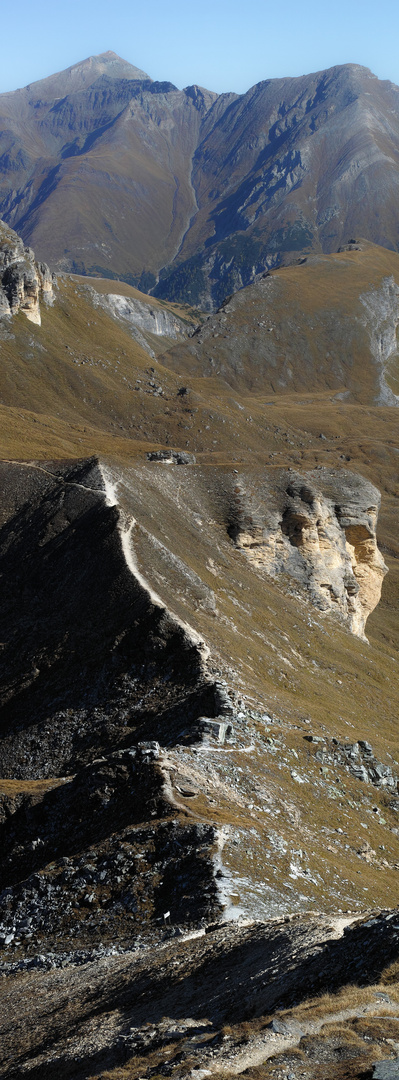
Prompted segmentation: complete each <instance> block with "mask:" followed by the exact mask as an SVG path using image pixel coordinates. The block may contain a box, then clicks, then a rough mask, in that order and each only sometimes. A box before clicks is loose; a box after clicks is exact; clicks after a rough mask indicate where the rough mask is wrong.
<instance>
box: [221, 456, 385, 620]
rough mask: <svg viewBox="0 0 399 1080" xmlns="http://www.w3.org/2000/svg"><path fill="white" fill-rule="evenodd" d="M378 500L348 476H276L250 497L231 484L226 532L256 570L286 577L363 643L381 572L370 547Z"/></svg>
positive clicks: (379, 557)
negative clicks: (232, 490)
mask: <svg viewBox="0 0 399 1080" xmlns="http://www.w3.org/2000/svg"><path fill="white" fill-rule="evenodd" d="M380 501H381V500H380V493H379V491H378V490H377V488H375V487H374V486H373V485H372V484H370V483H368V482H367V481H366V480H364V479H363V477H361V476H358V475H355V474H354V473H350V472H346V471H339V472H338V471H335V470H328V469H322V468H321V469H316V470H314V471H313V472H311V473H306V474H304V475H300V474H299V473H296V472H294V471H293V470H288V471H286V472H285V471H281V472H280V470H278V472H277V473H276V474H275V478H274V482H273V479H272V478H271V477H270V478H268V479H266V483H265V485H264V486H263V488H262V487H260V486H259V488H258V489H257V490H256V491H254V490H253V491H251V490H248V488H247V486H246V485H245V484H244V483H242V482H241V483H240V481H238V482H237V485H236V487H235V491H234V500H233V504H232V509H231V521H230V525H229V532H230V536H231V537H232V539H234V540H235V543H236V544H237V546H238V547H239V548H241V549H242V550H243V551H245V553H246V555H247V556H248V558H249V559H250V561H251V562H253V563H254V565H255V566H256V567H258V568H259V569H261V570H263V571H264V572H265V573H267V574H269V575H271V576H272V577H278V575H282V574H285V575H288V576H289V577H290V578H291V579H292V580H293V581H294V582H296V583H297V584H298V585H299V586H301V587H302V588H305V589H306V591H307V593H308V594H309V596H310V598H311V599H312V601H313V602H314V603H315V604H316V605H317V606H318V607H319V608H321V610H323V611H334V612H336V613H337V614H338V615H339V616H340V617H341V619H343V620H344V622H346V624H347V625H348V626H349V628H350V630H351V631H352V633H354V634H357V635H358V636H359V637H364V628H365V625H366V621H367V618H368V616H369V615H370V613H371V612H372V611H373V610H374V608H375V607H376V606H377V604H378V601H379V599H380V596H381V587H382V582H383V578H384V575H385V574H386V572H387V567H386V565H385V563H384V560H383V558H382V555H381V554H380V552H379V550H378V547H377V541H376V523H377V516H378V510H379V506H380Z"/></svg>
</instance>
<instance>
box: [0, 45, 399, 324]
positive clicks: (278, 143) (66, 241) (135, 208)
mask: <svg viewBox="0 0 399 1080" xmlns="http://www.w3.org/2000/svg"><path fill="white" fill-rule="evenodd" d="M398 166H399V89H398V87H396V86H394V85H393V84H392V83H390V82H381V81H379V80H378V79H377V78H376V77H375V76H374V75H372V73H371V72H370V71H369V70H368V69H366V68H363V67H360V66H358V65H356V64H348V65H344V66H340V67H333V68H330V69H329V70H328V71H321V72H317V73H316V74H312V75H306V76H302V77H300V78H295V79H294V78H293V79H291V78H285V79H272V80H265V81H264V82H261V83H258V84H257V85H256V86H254V87H252V88H251V89H250V90H248V92H247V93H246V94H243V95H237V94H233V93H229V94H221V95H218V94H215V93H211V92H210V91H208V90H204V89H202V88H200V87H197V86H189V87H186V89H184V90H178V89H177V88H176V87H175V86H173V84H172V83H169V82H154V81H153V80H152V79H151V78H149V76H148V75H146V73H145V72H143V71H140V70H139V69H138V68H135V67H133V66H132V65H130V64H128V63H127V62H126V61H124V60H122V59H120V58H119V57H118V56H116V55H115V53H112V52H107V53H104V54H102V55H100V56H94V57H90V58H89V59H87V60H84V61H83V62H82V63H79V64H76V65H74V66H73V67H71V68H68V69H67V70H66V71H64V72H61V73H60V74H57V75H52V76H50V78H48V79H44V80H42V81H40V82H36V83H34V84H32V85H30V86H27V87H25V89H22V90H17V91H15V92H13V93H8V94H2V95H1V96H0V216H1V217H3V218H4V219H5V220H6V221H7V222H8V224H9V225H11V226H12V227H13V228H15V229H17V230H18V232H19V233H20V234H21V236H22V237H23V239H24V241H25V243H29V244H32V245H33V246H34V247H35V250H36V253H37V256H38V257H39V258H40V259H45V260H46V261H47V262H49V264H50V265H51V267H52V269H58V270H67V271H73V272H76V273H81V274H91V275H98V276H103V277H107V278H110V277H111V278H112V277H116V278H120V279H122V280H124V281H126V282H128V283H129V284H131V285H135V286H139V287H140V288H141V289H142V290H144V291H150V290H151V291H154V293H155V295H156V296H158V297H163V298H169V299H173V300H179V301H185V302H189V303H191V304H194V305H197V306H200V307H202V308H203V309H204V310H213V309H215V308H216V307H217V306H218V305H219V304H220V303H221V302H222V301H223V299H224V298H225V297H226V295H228V294H230V293H231V292H233V291H234V290H236V289H237V288H240V287H241V286H242V285H246V284H248V283H250V282H251V281H253V280H254V278H255V277H256V275H257V274H259V273H261V272H262V271H264V270H265V269H268V268H271V267H273V266H276V265H277V264H279V263H280V264H281V262H291V261H293V260H295V259H296V258H298V256H299V255H300V254H302V253H303V252H314V253H320V252H324V253H330V252H333V251H337V249H338V248H339V247H340V246H341V245H342V244H345V243H346V242H347V241H348V240H349V239H350V238H351V237H352V235H354V236H356V235H361V236H363V237H365V238H366V239H368V240H371V241H373V242H375V243H377V244H380V245H382V246H384V247H387V248H390V249H392V250H394V251H397V250H398V248H399V199H398V194H399V168H398Z"/></svg>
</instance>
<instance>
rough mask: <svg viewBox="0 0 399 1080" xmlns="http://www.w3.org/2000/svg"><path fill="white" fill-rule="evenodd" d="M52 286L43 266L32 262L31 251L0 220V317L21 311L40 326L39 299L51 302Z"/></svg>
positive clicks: (51, 280) (46, 268)
mask: <svg viewBox="0 0 399 1080" xmlns="http://www.w3.org/2000/svg"><path fill="white" fill-rule="evenodd" d="M53 285H54V282H53V275H52V273H51V271H50V270H49V268H48V266H47V265H46V263H38V262H36V260H35V255H34V252H33V251H32V248H29V247H25V245H24V243H23V240H21V239H20V237H19V236H17V234H16V233H15V232H13V230H12V229H10V228H9V227H8V225H6V224H5V222H4V221H0V317H1V316H4V315H6V316H7V315H8V316H10V315H15V314H16V313H17V311H23V312H24V314H25V315H26V318H27V319H29V321H30V322H33V323H36V324H37V325H38V326H40V324H41V315H40V300H42V299H43V300H44V301H45V302H46V303H50V304H51V303H52V302H53V299H54V289H53Z"/></svg>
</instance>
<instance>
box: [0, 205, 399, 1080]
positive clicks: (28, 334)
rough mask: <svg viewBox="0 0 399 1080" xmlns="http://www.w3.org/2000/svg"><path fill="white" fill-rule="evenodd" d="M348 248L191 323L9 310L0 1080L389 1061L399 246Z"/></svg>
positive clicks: (155, 306) (97, 294) (62, 301)
mask: <svg viewBox="0 0 399 1080" xmlns="http://www.w3.org/2000/svg"><path fill="white" fill-rule="evenodd" d="M0 236H1V238H2V242H3V241H4V245H5V247H4V250H5V251H6V252H7V259H8V260H9V265H11V266H12V265H14V264H15V265H17V266H19V263H18V258H19V257H20V256H21V257H22V254H23V255H24V258H28V259H29V265H30V266H32V267H35V266H36V264H35V261H34V257H33V255H32V253H30V252H28V253H26V251H25V250H24V246H23V244H22V245H21V242H20V240H19V238H18V237H17V236H16V235H15V234H13V233H12V231H11V230H10V229H9V228H8V226H1V230H0ZM350 247H351V250H349V251H344V252H342V253H341V254H339V255H325V256H317V257H315V258H313V257H312V258H309V259H308V261H307V262H302V263H301V264H300V265H295V266H290V267H286V268H282V269H279V270H276V271H273V272H272V273H271V274H270V276H268V277H266V278H262V279H261V281H259V282H258V283H255V284H254V285H252V286H250V287H249V288H247V289H244V290H242V291H241V292H240V293H239V294H237V295H236V296H234V297H233V298H231V299H230V300H229V301H228V303H227V304H226V305H225V306H224V307H223V308H222V309H221V311H220V312H218V313H217V314H215V315H212V316H210V318H209V319H207V320H205V321H203V320H202V321H201V323H200V324H199V325H198V324H197V323H196V317H195V313H194V312H192V311H190V310H189V309H187V308H179V307H178V306H177V305H174V304H172V303H166V302H165V301H160V300H153V299H152V298H150V297H148V296H147V297H146V296H145V295H143V294H140V293H138V292H137V290H134V289H133V288H132V287H131V286H129V285H127V284H124V285H119V284H118V283H116V282H115V281H95V280H88V279H86V278H79V277H77V276H71V277H69V276H68V275H64V274H63V275H60V276H59V277H58V278H57V279H56V280H55V283H54V302H53V304H51V305H47V304H45V303H43V304H42V305H41V323H40V324H39V322H37V321H36V323H32V322H30V321H28V320H27V319H26V317H25V312H24V309H23V304H22V305H20V306H19V307H18V305H15V306H12V307H11V308H10V306H9V307H8V309H7V307H6V305H5V302H4V301H3V308H2V314H1V316H0V362H1V363H0V398H1V402H0V417H1V489H2V500H1V519H0V574H1V582H2V588H1V601H0V617H1V632H0V641H1V651H0V659H1V665H0V692H1V698H0V706H1V709H0V756H1V762H2V768H1V773H2V779H1V780H0V840H1V843H0V873H1V882H2V891H1V893H0V953H1V965H0V974H1V975H2V976H3V986H4V991H5V992H4V994H3V1001H4V1005H3V1006H2V1007H1V1008H0V1029H1V1033H2V1037H1V1044H2V1047H3V1048H4V1050H3V1051H2V1053H3V1054H4V1063H3V1059H2V1060H1V1069H2V1075H7V1076H11V1077H15V1078H16V1077H23V1076H32V1077H38V1078H39V1077H40V1080H41V1078H42V1077H44V1078H47V1080H50V1078H52V1077H54V1080H55V1077H57V1078H58V1080H59V1078H60V1077H63V1078H65V1080H67V1078H68V1080H72V1078H76V1080H77V1078H79V1080H80V1078H82V1080H83V1078H84V1077H85V1078H89V1077H92V1078H93V1080H94V1078H95V1077H100V1076H101V1077H110V1078H111V1077H112V1080H127V1077H129V1078H130V1080H133V1078H136V1080H139V1077H142V1078H143V1077H146V1078H147V1077H148V1080H150V1077H159V1078H160V1077H161V1076H165V1075H172V1076H174V1077H176V1078H182V1080H183V1078H184V1077H191V1078H192V1080H196V1078H197V1080H203V1077H204V1076H208V1075H216V1076H217V1075H219V1076H232V1075H240V1074H242V1073H244V1072H245V1073H246V1075H248V1076H251V1078H252V1077H253V1080H255V1078H257V1080H266V1078H269V1077H270V1078H271V1077H272V1076H273V1077H275V1078H276V1077H279V1078H280V1077H281V1078H282V1077H286V1076H287V1074H290V1075H291V1078H294V1080H300V1078H301V1080H302V1078H306V1080H320V1078H321V1077H323V1080H333V1078H334V1080H337V1077H338V1080H348V1077H350V1078H352V1077H353V1078H355V1077H358V1078H360V1077H361V1076H362V1077H365V1076H369V1077H371V1076H374V1077H375V1080H379V1076H380V1074H379V1072H378V1071H376V1070H378V1069H379V1068H381V1069H384V1068H385V1069H387V1068H389V1067H390V1066H391V1065H393V1066H395V1067H396V1064H395V1061H394V1059H396V1058H398V1056H399V1037H398V1026H399V990H398V981H397V973H398V964H397V960H398V912H397V909H396V906H395V905H397V895H398V894H397V878H398V866H399V848H398V836H399V823H398V813H399V796H398V778H399V755H398V747H397V712H398V701H399V667H398V665H399V652H398V641H399V633H398V631H399V615H398V611H399V608H398V603H397V599H398V594H399V543H398V531H397V512H398V502H397V498H398V495H397V492H398V447H397V416H398V413H397V407H396V396H395V394H396V390H397V388H398V371H397V353H396V327H397V322H398V314H397V289H398V283H399V273H398V264H399V256H398V255H397V254H396V253H394V252H389V251H387V250H384V249H382V248H377V247H375V246H373V245H371V244H369V243H366V242H363V241H362V242H359V243H356V244H355V245H351V246H350ZM21 265H22V264H21ZM6 288H7V279H6V281H5V283H4V281H3V284H2V290H0V299H1V297H4V296H6V295H7V294H6ZM117 290H120V291H117ZM378 320H379V321H378ZM333 325H334V327H335V329H334V335H333V333H332V330H331V328H332V327H333ZM350 328H352V333H349V332H348V331H349V329H350ZM329 336H330V338H331V341H330V348H328V345H327V343H328V339H329ZM355 344H356V348H355ZM326 352H329V353H330V355H329V356H326ZM287 356H288V360H287ZM323 357H324V361H323ZM318 358H320V359H319V362H318ZM288 364H289V365H290V366H291V369H292V378H290V377H289V375H288ZM271 371H273V378H272V377H271ZM381 589H382V591H381ZM380 592H381V597H380ZM366 619H367V623H366ZM384 1059H385V1064H384ZM380 1060H381V1066H380V1065H377V1064H376V1063H378V1062H379V1061H380ZM387 1062H388V1063H387ZM374 1065H375V1068H374ZM247 1070H250V1071H247ZM384 1076H385V1080H387V1078H388V1077H389V1072H385V1074H384V1072H382V1073H381V1080H383V1078H384Z"/></svg>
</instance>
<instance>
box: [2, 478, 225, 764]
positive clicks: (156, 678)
mask: <svg viewBox="0 0 399 1080" xmlns="http://www.w3.org/2000/svg"><path fill="white" fill-rule="evenodd" d="M12 468H13V467H12V466H9V469H10V470H11V471H12ZM90 470H91V471H90ZM94 471H95V470H94ZM88 472H89V473H90V485H91V486H90V485H89V486H83V485H82V483H81V479H82V477H81V473H77V472H76V468H75V469H74V470H73V469H71V467H69V471H68V468H66V469H64V473H62V472H61V473H60V474H59V475H58V476H55V477H54V479H51V478H49V477H48V476H46V479H45V490H44V491H43V490H42V481H40V485H39V488H40V490H39V494H37V495H36V496H35V493H34V491H32V490H30V494H29V501H28V502H25V503H24V504H23V505H22V506H21V508H20V509H19V510H17V512H16V513H15V514H14V515H13V516H12V517H11V518H10V520H8V521H7V522H6V523H5V524H4V525H3V528H2V529H1V531H0V576H1V581H2V594H1V624H2V628H1V629H0V639H1V641H2V643H3V648H2V652H1V662H0V687H1V691H0V701H1V711H0V739H1V740H2V762H3V767H2V772H3V775H8V776H17V777H35V776H47V775H54V774H60V773H61V775H65V774H66V773H70V772H76V770H77V768H78V767H79V766H80V765H82V764H86V763H87V762H89V761H90V760H91V759H92V758H93V756H96V755H98V753H100V752H104V751H107V752H110V751H112V750H115V749H117V748H118V747H120V746H124V745H125V746H126V745H129V744H130V743H131V742H133V741H136V739H137V737H139V735H141V737H146V738H157V739H158V740H159V741H160V742H161V743H168V742H173V741H174V739H175V735H176V734H177V733H178V732H180V731H181V729H182V727H185V726H186V721H187V720H188V722H189V723H190V721H191V719H192V718H193V717H194V718H196V717H197V716H199V715H200V714H201V712H203V711H204V706H205V705H206V703H207V701H208V698H209V699H210V700H209V706H210V707H212V693H211V691H210V689H209V684H208V683H207V681H206V679H205V678H204V675H203V671H202V661H201V655H200V653H199V650H198V648H197V647H196V646H195V645H194V644H193V643H192V642H191V641H190V640H189V638H188V637H187V635H186V633H185V631H184V630H183V629H182V628H181V627H180V626H179V624H178V623H176V622H174V621H173V620H172V619H171V618H170V617H169V615H168V613H167V612H166V611H165V609H163V608H162V607H160V606H158V605H156V604H153V603H152V601H151V600H150V598H149V595H148V594H147V592H146V591H145V589H144V588H143V587H142V586H141V585H140V584H139V583H138V582H137V580H136V578H135V577H134V576H133V574H132V573H131V572H130V570H129V568H128V567H127V564H126V561H125V557H124V554H123V551H122V546H121V536H120V531H119V513H118V510H117V508H116V507H115V506H108V505H107V504H106V501H105V497H104V492H103V490H102V481H101V476H100V474H99V471H98V475H97V476H94V474H93V466H92V465H91V466H90V469H89V470H88ZM39 475H40V474H39ZM77 476H80V479H77ZM31 477H32V471H31V475H30V483H31V487H32V479H31ZM19 479H20V474H19ZM86 484H87V480H86ZM95 485H97V487H95Z"/></svg>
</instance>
